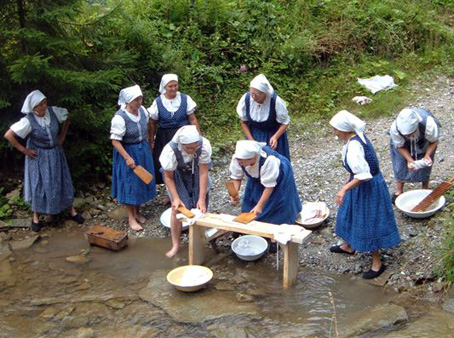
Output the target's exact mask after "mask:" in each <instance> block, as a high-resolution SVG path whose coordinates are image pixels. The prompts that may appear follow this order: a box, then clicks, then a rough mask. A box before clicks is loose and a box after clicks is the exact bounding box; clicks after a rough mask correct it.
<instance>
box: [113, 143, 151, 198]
mask: <svg viewBox="0 0 454 338" xmlns="http://www.w3.org/2000/svg"><path fill="white" fill-rule="evenodd" d="M123 147H124V148H125V150H126V152H127V153H128V154H129V156H131V157H132V158H133V159H134V162H135V163H136V165H141V166H142V167H144V168H145V169H146V170H147V171H148V172H150V174H152V175H153V180H152V181H151V182H150V183H149V184H145V183H144V182H143V181H142V180H141V179H140V178H139V177H138V176H137V175H136V174H134V171H133V170H132V169H131V168H129V167H128V166H127V164H126V161H125V160H124V158H123V157H122V156H121V155H120V153H119V152H118V151H117V150H116V149H115V148H114V150H113V164H112V197H113V198H116V199H117V201H118V202H120V203H123V204H129V205H140V204H143V203H146V202H148V201H151V200H152V199H153V198H154V197H155V196H156V186H155V179H154V177H155V173H154V166H153V157H152V156H151V149H150V143H149V142H148V141H142V142H141V143H135V144H123Z"/></svg>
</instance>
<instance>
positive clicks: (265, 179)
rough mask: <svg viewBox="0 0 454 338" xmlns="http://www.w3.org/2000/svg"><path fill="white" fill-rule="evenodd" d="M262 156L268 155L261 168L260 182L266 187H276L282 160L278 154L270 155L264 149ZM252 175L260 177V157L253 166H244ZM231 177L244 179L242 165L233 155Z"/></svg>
mask: <svg viewBox="0 0 454 338" xmlns="http://www.w3.org/2000/svg"><path fill="white" fill-rule="evenodd" d="M260 155H261V156H262V157H266V160H265V163H264V164H263V166H262V168H261V169H260V183H261V184H262V185H263V186H264V187H265V188H274V187H275V186H276V185H277V178H278V177H279V166H280V165H281V160H280V159H278V158H277V157H276V156H273V155H270V156H268V155H267V154H266V153H265V152H264V151H262V153H261V154H260ZM244 169H245V170H246V171H247V173H248V174H249V175H251V177H254V178H258V177H259V158H258V159H257V161H256V162H255V164H254V165H253V166H248V167H245V168H244ZM230 173H231V175H230V177H231V178H232V179H234V180H242V179H243V177H244V175H245V174H244V171H243V169H242V168H241V166H240V163H239V162H238V160H237V158H236V157H235V156H233V157H232V161H231V162H230Z"/></svg>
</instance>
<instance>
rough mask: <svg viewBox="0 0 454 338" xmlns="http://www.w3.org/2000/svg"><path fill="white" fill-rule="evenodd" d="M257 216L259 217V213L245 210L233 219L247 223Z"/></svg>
mask: <svg viewBox="0 0 454 338" xmlns="http://www.w3.org/2000/svg"><path fill="white" fill-rule="evenodd" d="M256 218H257V215H256V214H254V213H253V212H243V213H241V214H239V215H238V216H236V217H235V218H234V219H233V221H234V222H239V223H243V224H247V223H249V222H252V221H253V220H254V219H256Z"/></svg>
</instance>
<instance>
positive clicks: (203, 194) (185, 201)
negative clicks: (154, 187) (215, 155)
mask: <svg viewBox="0 0 454 338" xmlns="http://www.w3.org/2000/svg"><path fill="white" fill-rule="evenodd" d="M159 160H160V162H161V165H162V171H163V176H164V181H165V184H166V187H167V192H168V193H169V195H170V198H171V201H172V215H171V218H170V230H171V233H172V248H171V249H170V250H169V251H168V252H167V253H166V256H167V257H168V258H171V257H173V256H175V255H176V254H177V252H178V250H179V248H180V236H181V222H179V221H178V220H177V217H176V215H177V213H178V211H177V210H178V208H179V207H180V206H183V207H185V208H187V209H193V208H197V209H199V210H200V211H201V212H202V213H205V212H206V211H207V207H208V190H209V188H210V177H209V175H208V171H209V168H210V165H211V144H210V141H208V140H207V139H206V138H204V137H202V136H200V134H199V132H198V130H197V128H196V126H184V127H181V128H180V129H179V130H178V131H177V132H176V134H175V135H174V136H173V138H172V141H170V142H169V143H168V144H167V145H166V146H165V147H164V149H163V150H162V153H161V156H160V157H159Z"/></svg>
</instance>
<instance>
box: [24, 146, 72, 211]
mask: <svg viewBox="0 0 454 338" xmlns="http://www.w3.org/2000/svg"><path fill="white" fill-rule="evenodd" d="M33 149H35V150H36V151H37V152H38V155H37V156H36V157H35V158H34V159H32V158H30V157H28V156H26V157H25V175H24V200H25V202H27V203H30V204H31V208H32V211H34V212H37V213H43V214H48V215H56V214H59V213H60V212H62V211H63V210H65V209H67V208H69V207H70V206H71V205H72V204H73V201H74V187H73V183H72V180H71V174H70V172H69V168H68V162H67V161H66V156H65V153H64V151H63V147H61V146H56V147H54V148H51V149H41V148H33Z"/></svg>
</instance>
